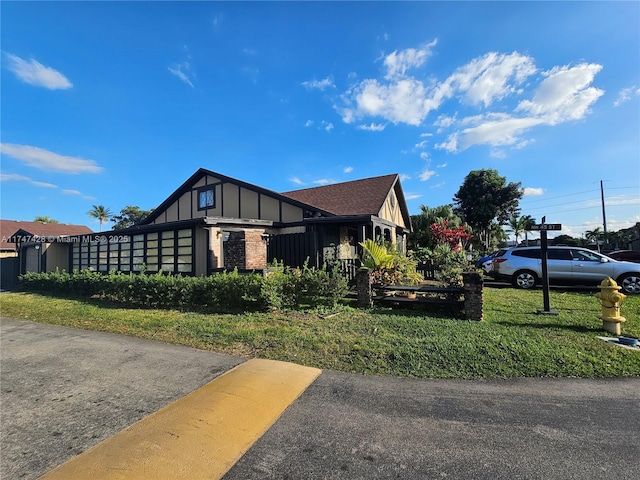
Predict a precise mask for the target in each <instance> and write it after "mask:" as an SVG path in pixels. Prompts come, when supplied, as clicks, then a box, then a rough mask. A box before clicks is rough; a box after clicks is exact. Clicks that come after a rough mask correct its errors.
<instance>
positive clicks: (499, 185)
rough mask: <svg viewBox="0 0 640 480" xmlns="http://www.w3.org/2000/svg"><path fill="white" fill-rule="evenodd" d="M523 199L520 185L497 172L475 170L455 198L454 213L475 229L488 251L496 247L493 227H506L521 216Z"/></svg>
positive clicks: (468, 176)
mask: <svg viewBox="0 0 640 480" xmlns="http://www.w3.org/2000/svg"><path fill="white" fill-rule="evenodd" d="M521 198H522V190H521V188H520V183H519V182H517V183H514V182H509V183H507V179H506V178H505V177H501V176H500V175H499V174H498V171H497V170H492V169H483V170H473V171H471V172H469V174H468V175H467V176H466V177H465V179H464V182H463V183H462V185H461V186H460V189H459V190H458V192H457V193H456V194H455V196H454V197H453V202H454V207H453V211H454V213H456V214H458V215H459V216H460V217H462V219H463V220H464V221H465V222H467V223H468V224H469V225H471V227H472V228H473V231H474V232H477V234H478V235H479V237H480V238H479V240H480V242H481V244H482V245H484V247H485V249H488V248H489V247H490V245H491V244H492V243H493V241H492V238H491V235H492V228H491V223H492V222H494V221H495V222H497V223H498V225H505V224H506V223H507V222H508V221H509V218H511V217H514V216H518V215H519V214H520V209H519V207H518V204H519V201H520V199H521Z"/></svg>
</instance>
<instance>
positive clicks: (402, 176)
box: [400, 173, 411, 182]
mask: <svg viewBox="0 0 640 480" xmlns="http://www.w3.org/2000/svg"><path fill="white" fill-rule="evenodd" d="M406 180H411V176H410V175H407V174H406V173H401V174H400V181H401V182H404V181H406Z"/></svg>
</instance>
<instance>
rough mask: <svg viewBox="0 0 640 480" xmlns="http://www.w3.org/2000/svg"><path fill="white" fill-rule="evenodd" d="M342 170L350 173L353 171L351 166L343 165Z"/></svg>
mask: <svg viewBox="0 0 640 480" xmlns="http://www.w3.org/2000/svg"><path fill="white" fill-rule="evenodd" d="M342 171H343V172H344V173H351V172H353V167H344V169H343V170H342Z"/></svg>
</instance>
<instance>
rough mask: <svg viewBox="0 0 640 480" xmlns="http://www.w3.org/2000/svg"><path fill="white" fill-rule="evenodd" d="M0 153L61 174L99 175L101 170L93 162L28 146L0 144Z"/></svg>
mask: <svg viewBox="0 0 640 480" xmlns="http://www.w3.org/2000/svg"><path fill="white" fill-rule="evenodd" d="M0 153H2V154H3V155H7V156H9V157H12V158H15V159H16V160H20V161H22V162H24V163H26V164H27V165H29V166H30V167H34V168H39V169H41V170H48V171H52V172H62V173H72V174H76V173H100V172H102V170H103V168H102V167H100V166H99V165H97V164H96V162H95V161H94V160H85V159H84V158H80V157H69V156H65V155H60V154H57V153H54V152H50V151H49V150H44V149H42V148H38V147H31V146H29V145H16V144H12V143H0Z"/></svg>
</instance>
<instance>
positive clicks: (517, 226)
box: [507, 215, 535, 245]
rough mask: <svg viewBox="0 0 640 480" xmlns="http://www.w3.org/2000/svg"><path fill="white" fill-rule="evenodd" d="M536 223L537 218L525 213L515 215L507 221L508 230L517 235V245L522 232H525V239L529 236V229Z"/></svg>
mask: <svg viewBox="0 0 640 480" xmlns="http://www.w3.org/2000/svg"><path fill="white" fill-rule="evenodd" d="M534 223H535V220H534V219H533V218H532V217H531V215H524V216H522V217H518V216H513V217H511V218H510V219H509V222H508V223H507V227H508V229H507V231H508V232H510V233H513V235H514V236H515V237H516V245H517V244H518V238H519V237H520V234H521V233H523V232H524V236H525V239H526V238H527V229H528V228H529V227H530V226H531V225H532V224H534Z"/></svg>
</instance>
